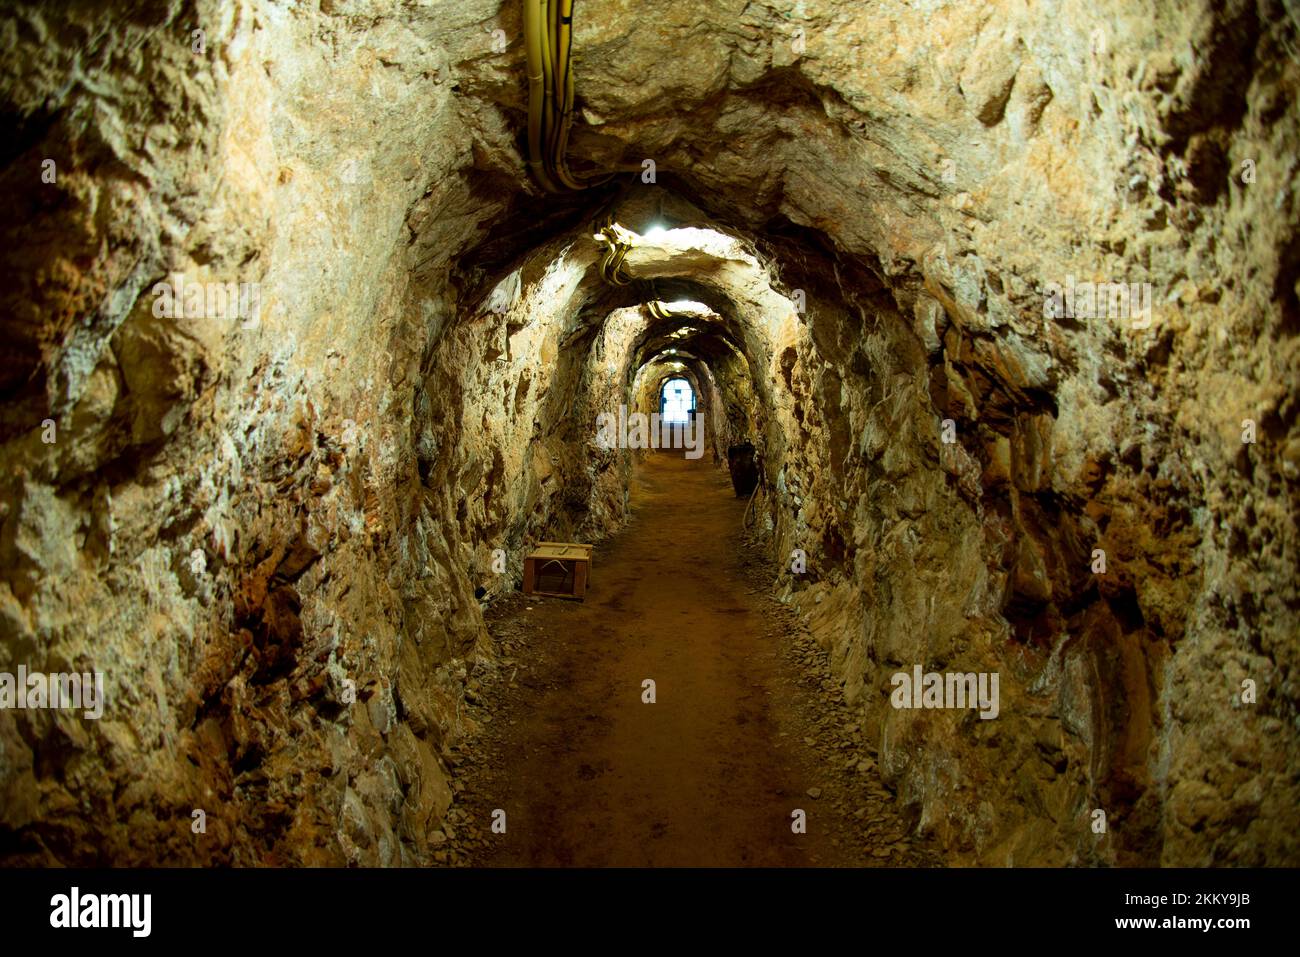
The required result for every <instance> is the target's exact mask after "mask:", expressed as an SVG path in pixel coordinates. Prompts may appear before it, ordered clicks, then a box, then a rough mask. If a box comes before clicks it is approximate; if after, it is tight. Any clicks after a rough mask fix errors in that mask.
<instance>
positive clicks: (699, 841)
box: [435, 453, 933, 866]
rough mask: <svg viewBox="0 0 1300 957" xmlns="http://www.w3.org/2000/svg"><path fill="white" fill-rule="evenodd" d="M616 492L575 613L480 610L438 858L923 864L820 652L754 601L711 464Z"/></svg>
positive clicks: (766, 572)
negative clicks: (799, 823)
mask: <svg viewBox="0 0 1300 957" xmlns="http://www.w3.org/2000/svg"><path fill="white" fill-rule="evenodd" d="M631 496H632V505H633V518H632V521H631V522H630V524H629V526H628V527H627V528H626V529H625V530H624V531H623V532H622V533H620V534H619V535H618V536H616V537H615V538H613V539H611V540H610V541H608V542H606V543H605V544H603V545H602V546H599V547H597V549H596V551H595V555H594V558H593V567H592V584H591V587H590V589H589V591H588V592H587V599H586V601H585V602H583V603H578V602H573V601H565V600H560V599H546V598H535V599H525V598H524V597H523V596H522V595H516V596H512V597H510V598H508V599H506V600H505V601H503V602H501V603H499V604H498V606H497V607H495V608H494V609H493V610H492V613H491V614H490V615H489V628H490V630H491V631H492V634H493V637H494V638H495V639H496V641H497V642H498V644H499V646H500V648H501V654H502V661H501V663H500V664H499V665H497V666H496V667H492V668H484V669H480V670H479V671H478V672H476V673H475V674H473V675H471V678H472V680H471V683H470V688H471V690H472V692H473V698H472V700H473V707H472V711H471V714H472V716H473V717H474V718H475V719H476V720H477V721H478V722H479V723H480V728H481V731H480V733H478V735H477V736H476V737H475V738H474V739H473V740H471V741H469V742H466V744H465V746H464V747H463V748H461V749H460V750H459V751H458V752H456V753H455V754H453V755H452V757H451V762H452V764H453V765H454V766H455V778H454V784H453V786H454V788H455V790H456V793H457V798H456V803H455V805H454V806H453V808H452V810H451V812H450V814H449V816H448V822H449V823H448V825H447V826H446V828H445V832H444V833H443V834H439V835H435V840H438V839H440V838H443V837H445V838H446V842H445V844H444V845H443V848H444V849H443V850H440V852H439V854H438V855H437V856H438V859H439V860H440V862H445V863H451V864H462V865H464V864H469V865H473V866H573V865H577V866H746V865H760V866H762V865H767V866H784V865H804V866H807V865H821V866H861V865H892V866H898V865H909V864H910V865H914V864H924V863H932V862H933V861H932V860H930V859H929V855H928V854H927V853H926V852H925V851H924V850H922V849H919V848H916V847H914V846H913V844H912V842H911V841H910V840H909V839H908V838H907V836H906V828H905V826H904V825H903V823H902V822H901V821H900V820H899V819H898V816H897V814H896V813H895V812H894V810H893V798H892V795H890V794H889V792H888V791H886V790H885V789H884V788H882V787H881V786H880V784H879V780H878V777H877V775H876V773H875V768H874V765H872V763H871V760H870V757H869V756H868V755H867V754H865V753H863V752H861V751H860V749H859V747H858V745H857V744H856V736H855V735H854V734H853V733H852V732H853V731H854V730H856V729H854V728H852V726H851V725H848V724H847V722H848V721H850V716H849V713H848V712H847V710H846V709H845V708H844V706H843V703H842V700H841V699H840V696H839V692H838V689H836V688H835V686H834V683H833V682H832V681H830V680H829V672H828V671H827V670H826V663H825V657H824V655H823V654H822V653H821V652H820V651H819V650H817V649H816V648H815V647H814V646H813V644H812V642H811V640H810V639H809V638H808V637H807V636H806V635H804V634H802V633H801V632H800V631H799V629H798V628H797V627H796V626H795V625H794V623H793V621H792V616H791V615H790V614H789V613H788V611H787V610H786V609H785V608H784V607H783V606H781V605H780V604H779V603H778V602H775V601H774V600H772V599H771V598H769V597H767V595H768V592H769V588H768V584H769V583H770V580H771V571H770V569H768V568H766V567H765V563H762V562H761V559H760V556H758V555H757V554H755V552H754V551H753V550H747V549H745V548H744V547H743V545H742V542H741V526H742V515H743V512H744V509H745V502H744V501H743V500H738V499H736V498H735V497H734V495H733V493H732V490H731V486H730V483H729V481H728V479H727V474H726V472H724V471H719V470H717V469H715V468H713V467H712V466H710V465H708V464H706V463H705V462H704V461H702V460H701V461H695V462H691V461H687V460H686V459H684V458H682V457H680V455H673V454H668V453H660V454H657V455H652V456H651V457H650V458H648V459H647V460H646V462H645V463H644V464H643V465H641V466H639V467H638V468H637V470H636V474H635V476H634V480H633V487H632V491H631ZM646 679H651V680H653V681H654V682H655V696H656V700H655V702H654V703H653V704H647V703H644V702H643V700H642V697H643V693H644V688H643V682H644V681H645V680H646ZM498 808H499V809H501V810H504V811H505V814H506V833H504V834H494V833H492V832H491V828H490V822H491V819H492V812H493V811H494V810H495V809H498ZM796 809H801V810H803V811H804V812H805V813H806V816H807V830H806V833H803V834H797V833H794V832H793V831H792V828H791V824H792V821H793V820H794V818H793V817H792V812H794V811H795V810H796Z"/></svg>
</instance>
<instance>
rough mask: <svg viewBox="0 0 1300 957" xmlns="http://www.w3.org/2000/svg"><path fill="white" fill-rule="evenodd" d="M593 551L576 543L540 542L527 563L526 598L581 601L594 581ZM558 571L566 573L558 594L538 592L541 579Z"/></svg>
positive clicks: (525, 577)
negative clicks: (536, 596)
mask: <svg viewBox="0 0 1300 957" xmlns="http://www.w3.org/2000/svg"><path fill="white" fill-rule="evenodd" d="M591 549H592V546H590V545H580V544H577V543H576V542H538V544H537V548H536V549H534V550H533V551H532V552H530V553H529V554H528V557H526V558H525V559H524V594H525V595H548V596H550V597H553V598H576V599H578V600H579V601H581V600H582V599H583V598H584V597H585V595H586V594H587V584H588V583H589V582H590V581H591ZM556 569H559V570H560V571H561V572H562V573H563V577H562V580H561V582H560V585H559V586H558V590H549V589H548V590H542V589H541V588H539V587H538V586H539V585H540V584H541V582H542V576H543V575H545V574H547V573H548V572H554V571H555V570H556ZM566 585H567V586H568V590H565V586H566Z"/></svg>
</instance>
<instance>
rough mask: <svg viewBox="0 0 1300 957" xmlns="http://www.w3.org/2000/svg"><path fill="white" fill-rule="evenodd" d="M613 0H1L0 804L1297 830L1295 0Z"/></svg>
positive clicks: (1173, 840)
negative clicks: (89, 1) (623, 10)
mask: <svg viewBox="0 0 1300 957" xmlns="http://www.w3.org/2000/svg"><path fill="white" fill-rule="evenodd" d="M633 6H634V7H636V8H637V9H638V11H640V13H642V14H644V17H641V16H638V17H635V18H631V20H632V21H634V22H629V18H627V17H623V16H616V15H615V14H614V13H613V12H612V11H611V10H610V9H608V8H606V7H604V6H602V5H600V4H596V3H592V4H586V5H583V6H582V7H581V8H580V9H578V10H576V11H573V10H571V9H570V10H569V12H568V13H567V14H566V13H564V12H563V11H564V9H565V6H564V4H559V3H557V4H552V5H548V4H546V3H542V4H540V5H539V4H537V3H535V2H524V3H515V2H508V3H500V2H477V0H475V2H472V3H467V4H452V3H443V2H435V3H430V4H424V5H415V4H398V5H388V4H381V3H377V2H371V0H350V2H347V3H342V2H337V3H335V2H329V3H327V2H321V3H305V4H299V3H275V2H269V0H202V2H194V3H188V2H187V3H181V4H177V3H169V2H163V0H143V2H140V3H136V4H133V5H113V6H110V7H107V8H106V9H105V10H98V9H95V8H94V6H93V5H83V4H71V5H67V6H66V7H65V6H54V5H48V4H41V3H36V2H26V0H24V2H18V3H15V4H12V5H10V6H9V7H8V8H7V9H6V10H5V11H4V12H3V13H0V28H2V29H0V44H3V47H4V49H5V57H4V69H3V74H2V77H0V97H2V98H3V112H4V114H5V116H6V120H7V122H8V125H9V126H10V127H11V136H10V138H9V141H8V146H7V147H6V154H5V157H4V161H3V166H2V167H0V194H3V195H4V196H5V197H6V198H7V200H8V204H9V207H10V214H9V217H8V220H7V223H6V227H5V229H6V239H7V242H6V243H5V252H4V253H3V254H0V255H3V258H4V260H5V262H6V265H7V267H8V268H7V270H6V274H7V275H8V276H9V281H8V282H7V283H4V284H3V286H0V296H2V297H3V308H2V309H0V323H3V331H4V336H5V339H6V341H7V346H6V349H5V352H4V356H3V362H2V363H0V444H3V450H4V463H5V467H4V469H3V472H0V863H3V864H6V865H14V866H21V867H55V866H83V867H84V866H156V865H198V866H224V865H234V866H259V865H280V866H345V865H350V866H363V867H376V866H474V867H492V866H683V865H685V866H710V865H711V866H846V867H878V866H888V867H895V868H904V867H936V866H953V867H964V866H972V865H975V866H987V867H1039V866H1048V867H1065V866H1081V867H1097V868H1110V867H1117V866H1119V867H1125V866H1171V867H1173V866H1185V867H1272V866H1294V865H1295V864H1296V863H1300V836H1298V835H1300V827H1297V825H1298V824H1300V811H1298V810H1297V809H1298V808H1300V783H1298V782H1300V773H1298V772H1300V718H1298V717H1297V703H1298V702H1300V685H1298V684H1297V672H1296V666H1297V645H1296V624H1297V607H1300V592H1298V591H1297V579H1296V574H1295V569H1296V567H1297V523H1296V518H1297V508H1296V506H1297V501H1298V494H1297V493H1298V490H1300V422H1298V421H1297V413H1298V412H1300V402H1297V389H1296V385H1297V382H1300V375H1298V374H1297V365H1298V364H1300V352H1298V351H1297V349H1298V347H1297V339H1296V332H1297V329H1300V319H1298V317H1300V300H1298V299H1297V288H1298V287H1297V283H1298V282H1300V255H1298V254H1297V250H1300V240H1298V239H1297V223H1298V222H1300V217H1298V216H1297V215H1296V210H1297V203H1298V202H1300V196H1298V195H1297V189H1298V184H1300V180H1298V177H1300V164H1297V162H1296V149H1297V141H1298V140H1300V127H1298V125H1297V122H1296V121H1297V110H1298V108H1297V105H1296V104H1297V98H1296V96H1295V91H1296V87H1297V85H1298V84H1300V60H1297V58H1296V56H1295V52H1294V51H1295V50H1296V49H1297V43H1298V41H1297V25H1296V20H1295V18H1294V15H1293V14H1292V13H1291V12H1289V11H1291V7H1290V5H1289V4H1283V3H1281V2H1278V0H1258V2H1245V0H1240V2H1238V0H1233V2H1231V3H1219V2H1210V0H1203V2H1202V0H1197V2H1192V3H1188V4H1184V5H1182V7H1184V8H1185V9H1179V10H1176V11H1175V10H1172V9H1166V8H1165V7H1164V6H1161V5H1151V4H1141V3H1136V2H1124V0H1102V2H1099V3H1093V4H1089V5H1087V10H1086V11H1085V10H1083V8H1082V7H1081V6H1080V5H1078V4H1069V3H1066V4H1041V5H1036V4H1011V3H1006V4H1001V3H996V4H992V5H987V6H985V7H980V8H979V9H978V10H976V9H975V7H974V6H968V5H963V4H948V5H944V4H940V5H938V6H937V7H935V8H934V9H930V6H929V5H925V8H924V9H922V7H921V6H919V5H916V4H909V3H904V2H893V0H891V2H885V3H880V4H874V5H866V6H864V5H861V4H854V3H850V2H845V0H809V2H807V3H802V4H798V5H795V6H793V7H792V6H791V5H789V4H780V3H758V4H730V5H724V6H725V9H724V10H721V11H719V10H715V9H714V8H713V6H711V5H709V4H703V3H698V2H694V0H686V2H679V3H672V4H669V3H666V2H657V0H656V2H649V0H647V2H645V3H642V4H635V5H633ZM1058 7H1059V8H1060V9H1059V10H1058V9H1057V8H1058ZM110 10H111V11H113V12H106V11H110ZM538 11H540V12H538ZM1062 11H1064V12H1062ZM538 18H540V19H538ZM1062 19H1064V20H1065V21H1068V22H1069V23H1070V24H1071V28H1070V29H1068V30H1067V29H1061V28H1060V23H1061V20H1062ZM1137 20H1141V21H1142V22H1143V24H1144V26H1143V29H1142V30H1141V31H1135V30H1134V29H1133V28H1132V27H1133V23H1134V22H1135V21H1137ZM651 22H653V23H654V24H655V27H654V29H647V28H646V27H645V26H644V24H646V23H651ZM638 24H640V25H639V26H638ZM1075 27H1077V28H1078V29H1074V28H1075ZM1085 27H1086V29H1085ZM530 31H540V33H541V39H537V41H536V44H535V43H534V42H533V39H536V37H537V33H536V32H530ZM1097 37H1101V39H1100V40H1098V39H1097ZM530 38H533V39H530ZM548 38H549V39H548ZM537 44H541V45H542V46H541V47H537ZM535 47H536V48H535ZM543 54H545V60H546V62H545V72H544V73H543V72H541V71H542V69H543V67H542V58H543ZM665 54H671V55H665ZM533 58H536V63H537V66H536V69H534V67H533V66H532V64H533V63H534V59H533ZM566 77H568V81H567V82H568V83H569V84H570V85H571V86H572V88H569V87H566V79H565V78H566ZM323 78H328V79H327V80H326V79H323ZM566 89H568V92H567V94H566ZM574 89H576V93H575V92H574ZM570 163H572V164H573V165H572V167H570V166H569V164H570ZM1288 370H1289V371H1288ZM566 548H568V549H577V551H573V550H570V551H567V552H566V551H564V549H566ZM547 549H552V550H555V549H558V551H547ZM584 549H585V551H584ZM538 556H540V557H538ZM534 562H535V564H530V563H534ZM534 576H535V577H534ZM579 579H580V583H579ZM557 595H558V596H561V597H554V596H557ZM566 598H567V599H568V600H566ZM575 599H581V600H575ZM73 679H76V680H75V683H74V682H73ZM55 688H59V689H61V690H60V691H59V692H58V693H57V694H53V693H52V689H55ZM92 689H93V690H92ZM74 691H75V692H76V700H77V701H78V702H79V703H80V704H81V705H82V706H81V707H79V708H78V709H76V710H74V709H72V708H71V707H69V706H68V703H69V702H70V701H71V700H72V699H73V692H74ZM56 702H58V703H56ZM96 711H98V712H99V713H97V714H93V716H92V713H94V712H96ZM200 820H201V821H202V828H201V829H198V826H197V825H198V822H199V821H200Z"/></svg>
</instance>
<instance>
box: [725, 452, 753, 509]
mask: <svg viewBox="0 0 1300 957" xmlns="http://www.w3.org/2000/svg"><path fill="white" fill-rule="evenodd" d="M727 468H728V469H729V470H730V471H731V487H732V488H734V489H735V490H736V498H743V497H744V496H746V495H748V494H749V493H750V492H752V491H754V486H755V485H757V484H758V465H757V464H756V462H755V459H754V446H753V445H752V444H750V443H749V442H742V443H740V444H739V445H729V446H727Z"/></svg>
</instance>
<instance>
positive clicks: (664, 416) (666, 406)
mask: <svg viewBox="0 0 1300 957" xmlns="http://www.w3.org/2000/svg"><path fill="white" fill-rule="evenodd" d="M694 411H695V390H694V389H692V388H691V384H690V383H689V382H687V381H686V380H685V379H669V380H668V381H667V382H665V383H664V387H663V389H661V390H660V392H659V418H660V421H662V422H663V423H664V424H666V425H685V424H686V423H687V422H689V421H690V418H691V413H692V412H694Z"/></svg>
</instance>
